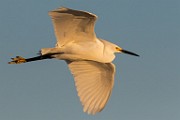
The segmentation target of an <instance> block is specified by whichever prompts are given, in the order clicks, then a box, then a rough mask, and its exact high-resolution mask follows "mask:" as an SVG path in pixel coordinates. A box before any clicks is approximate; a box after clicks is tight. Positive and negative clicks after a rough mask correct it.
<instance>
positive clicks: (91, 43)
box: [9, 7, 139, 115]
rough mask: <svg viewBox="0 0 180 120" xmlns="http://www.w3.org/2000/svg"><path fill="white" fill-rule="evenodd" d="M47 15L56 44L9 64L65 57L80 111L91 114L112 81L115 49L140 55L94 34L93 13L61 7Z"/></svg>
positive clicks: (104, 98) (103, 100)
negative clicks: (81, 106) (80, 106)
mask: <svg viewBox="0 0 180 120" xmlns="http://www.w3.org/2000/svg"><path fill="white" fill-rule="evenodd" d="M49 16H50V17H51V18H52V22H53V26H54V31H55V36H56V39H57V43H56V45H55V47H54V48H42V49H41V50H40V55H39V56H36V57H31V58H23V57H21V56H16V57H15V58H12V61H11V62H9V64H21V63H27V62H32V61H37V60H44V59H52V58H56V59H59V60H65V61H66V63H67V65H68V67H69V69H70V71H71V73H72V75H73V76H74V81H75V86H76V89H77V92H78V96H79V98H80V101H81V104H82V105H83V111H84V112H87V113H88V114H93V115H94V114H96V113H98V112H100V111H102V110H103V108H104V107H105V105H106V103H107V101H108V99H109V97H110V95H111V92H112V88H113V84H114V75H115V65H114V64H113V63H112V61H113V60H114V59H115V53H126V54H129V55H134V56H139V55H138V54H136V53H133V52H130V51H127V50H124V49H122V48H121V47H119V46H118V45H115V44H113V43H111V42H108V41H106V40H103V39H101V38H97V37H96V34H95V32H94V27H95V22H96V19H97V16H96V15H95V14H92V13H89V12H86V11H80V10H73V9H69V8H65V7H61V8H58V9H55V10H53V11H50V12H49Z"/></svg>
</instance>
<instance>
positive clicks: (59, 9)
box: [48, 6, 98, 19]
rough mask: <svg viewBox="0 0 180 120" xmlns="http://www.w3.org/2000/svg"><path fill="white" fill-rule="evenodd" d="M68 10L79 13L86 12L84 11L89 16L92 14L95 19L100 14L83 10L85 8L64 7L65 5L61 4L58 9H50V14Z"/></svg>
mask: <svg viewBox="0 0 180 120" xmlns="http://www.w3.org/2000/svg"><path fill="white" fill-rule="evenodd" d="M68 12H69V13H71V12H74V14H75V13H76V14H77V12H84V13H86V14H88V15H89V16H91V17H93V18H95V19H97V18H98V16H97V15H95V14H93V13H90V12H87V11H83V10H76V9H71V8H67V7H64V6H61V7H59V8H57V9H54V10H52V11H49V12H48V14H49V16H52V15H53V13H68ZM77 15H78V14H77Z"/></svg>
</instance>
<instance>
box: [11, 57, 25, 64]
mask: <svg viewBox="0 0 180 120" xmlns="http://www.w3.org/2000/svg"><path fill="white" fill-rule="evenodd" d="M11 59H12V61H11V62H8V64H21V63H25V62H26V59H25V58H23V57H21V56H16V58H11Z"/></svg>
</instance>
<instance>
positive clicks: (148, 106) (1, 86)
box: [0, 0, 180, 120]
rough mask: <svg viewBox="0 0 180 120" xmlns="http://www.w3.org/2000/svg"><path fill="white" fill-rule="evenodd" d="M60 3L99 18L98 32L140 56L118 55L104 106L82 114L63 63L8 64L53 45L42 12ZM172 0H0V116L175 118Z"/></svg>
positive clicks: (178, 12) (178, 93)
mask: <svg viewBox="0 0 180 120" xmlns="http://www.w3.org/2000/svg"><path fill="white" fill-rule="evenodd" d="M60 6H65V7H69V8H73V9H79V10H85V11H89V12H92V13H94V14H96V15H97V16H98V21H97V23H96V28H95V31H96V34H97V36H98V37H100V38H103V39H106V40H109V41H111V42H113V43H116V44H118V45H119V46H121V47H122V48H124V49H127V50H130V51H134V52H136V53H138V54H140V56H141V57H139V58H137V57H133V56H129V55H123V54H117V57H116V59H115V60H114V61H113V63H114V64H116V76H115V85H114V89H113V92H112V95H111V98H110V100H109V102H108V104H107V106H106V107H105V109H104V110H103V111H102V112H101V113H98V114H97V115H95V116H91V115H87V114H86V113H83V111H82V106H81V104H80V102H79V98H78V96H77V93H76V90H75V86H74V81H73V77H72V76H71V74H70V72H69V70H68V68H67V65H66V64H65V62H63V61H58V60H45V61H38V62H32V63H27V64H20V65H8V64H7V62H9V61H10V58H11V57H14V56H16V55H21V56H23V57H32V56H36V53H38V51H39V50H40V49H41V48H43V47H44V48H46V47H53V46H54V44H55V43H56V40H55V36H54V31H53V26H52V23H51V19H50V17H49V16H48V14H47V12H48V11H50V10H53V9H55V8H58V7H60ZM179 21H180V1H179V0H91V1H85V0H51V1H50V0H43V1H37V0H31V1H30V0H29V1H25V0H1V1H0V55H1V57H0V119H1V120H49V119H51V120H65V119H67V120H71V119H74V120H78V119H84V120H92V119H93V120H112V119H115V120H117V119H119V120H132V119H133V120H178V119H180V109H179V108H180V102H179V101H180V55H179V53H178V52H179V48H180V40H179V39H180V24H179Z"/></svg>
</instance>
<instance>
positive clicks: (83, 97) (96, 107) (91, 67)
mask: <svg viewBox="0 0 180 120" xmlns="http://www.w3.org/2000/svg"><path fill="white" fill-rule="evenodd" d="M68 66H69V69H70V70H71V73H72V74H73V76H74V80H75V85H76V89H77V92H78V96H79V97H80V101H81V104H82V105H83V108H84V109H83V110H84V112H87V113H89V114H96V113H97V112H100V111H101V110H102V109H103V108H104V107H105V105H106V103H107V101H108V99H109V97H110V95H111V91H112V88H113V85H114V74H115V66H114V64H112V63H99V62H95V61H73V62H68Z"/></svg>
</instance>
